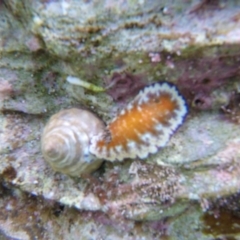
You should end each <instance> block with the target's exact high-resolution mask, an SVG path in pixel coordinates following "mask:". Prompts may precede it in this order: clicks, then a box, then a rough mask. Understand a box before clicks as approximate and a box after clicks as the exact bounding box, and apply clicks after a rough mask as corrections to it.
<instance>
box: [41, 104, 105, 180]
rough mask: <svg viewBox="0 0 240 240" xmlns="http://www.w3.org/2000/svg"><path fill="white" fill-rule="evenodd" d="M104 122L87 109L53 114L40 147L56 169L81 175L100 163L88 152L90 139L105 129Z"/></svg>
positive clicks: (68, 173)
mask: <svg viewBox="0 0 240 240" xmlns="http://www.w3.org/2000/svg"><path fill="white" fill-rule="evenodd" d="M104 128H105V126H104V123H103V122H102V121H101V120H100V119H99V118H97V117H96V116H95V115H94V114H93V113H91V112H90V111H87V110H82V109H77V108H72V109H67V110H62V111H60V112H58V113H57V114H55V115H53V116H52V117H51V118H50V120H49V122H48V123H47V125H46V126H45V128H44V131H43V134H42V139H41V148H42V153H43V156H44V159H45V160H46V161H47V162H48V163H49V164H50V165H51V167H52V168H53V169H54V170H55V171H58V172H62V173H65V174H67V175H70V176H81V174H87V173H91V172H93V171H95V170H96V169H97V168H99V166H100V165H101V163H102V160H100V159H99V158H98V159H97V158H96V157H95V156H94V155H92V154H91V153H90V152H89V145H90V140H91V139H92V138H93V137H94V136H95V135H99V134H100V135H101V134H102V133H103V132H104Z"/></svg>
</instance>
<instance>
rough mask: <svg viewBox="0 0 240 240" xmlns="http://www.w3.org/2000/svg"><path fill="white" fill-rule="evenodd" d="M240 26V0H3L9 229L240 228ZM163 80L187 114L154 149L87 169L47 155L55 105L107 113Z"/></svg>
mask: <svg viewBox="0 0 240 240" xmlns="http://www.w3.org/2000/svg"><path fill="white" fill-rule="evenodd" d="M239 29H240V7H239V3H238V1H220V0H219V1H204V0H202V1H196V0H192V1H182V3H179V1H172V2H171V3H169V1H161V2H158V1H150V0H149V1H118V2H116V3H114V4H113V1H110V0H106V1H103V0H102V1H81V2H79V1H74V0H70V1H66V0H61V1H60V0H59V1H58V0H57V1H51V0H48V1H45V0H42V1H40V0H38V1H37V0H34V1H23V0H21V1H19V0H18V1H17V0H9V1H4V0H2V1H0V56H1V58H0V110H1V114H0V159H1V161H0V180H1V189H0V206H1V208H0V209H1V210H0V212H1V214H0V238H1V239H24V240H25V239H37V238H38V239H79V236H81V239H123V232H124V239H159V238H160V237H161V238H162V239H173V240H175V239H204V240H210V239H240V231H239V228H238V225H239V224H240V216H239V214H238V212H239V207H240V206H239V200H238V199H239V185H240V177H239V176H240V167H239V161H240V137H239V136H240V129H239V123H240V121H239V119H240V118H239V116H240V115H239V114H240V108H239V103H240V100H239V99H240V98H239V86H240V85H239V77H240V67H239V66H240V65H239V61H240V50H239V45H240V32H239ZM70 75H71V76H76V77H78V78H79V79H81V80H82V81H83V83H84V84H83V87H80V86H75V85H72V84H70V83H68V82H67V81H66V78H67V77H68V76H70ZM159 80H166V81H169V82H172V83H174V84H176V85H177V86H178V88H179V90H180V92H181V93H182V95H183V96H184V97H185V98H186V99H187V102H188V107H189V114H188V116H187V118H186V120H185V122H184V124H183V125H182V126H181V127H180V128H179V130H178V131H177V132H176V133H175V134H174V135H173V137H172V138H171V140H170V141H169V143H168V144H167V146H166V147H165V148H163V149H161V150H160V151H159V152H158V153H157V154H155V155H151V156H150V157H149V158H148V159H146V160H144V161H139V160H137V159H136V160H133V161H132V160H131V161H130V160H126V161H124V162H122V163H119V162H113V163H110V162H105V163H104V164H103V165H102V166H101V168H100V169H99V170H97V171H96V172H95V173H93V174H92V175H86V176H83V177H82V178H70V177H68V176H66V175H63V174H60V173H56V172H54V171H53V170H52V169H51V168H50V167H49V165H47V163H46V162H45V161H44V159H43V157H42V154H41V151H40V138H41V133H42V129H43V126H44V125H45V123H46V122H47V120H48V119H49V117H50V116H51V115H53V114H54V113H55V112H58V111H59V110H60V109H65V108H70V107H73V106H74V107H80V108H88V109H91V110H92V111H93V112H95V113H96V114H97V115H99V116H100V117H101V118H102V119H103V120H104V121H106V122H107V121H109V120H110V119H112V118H113V116H114V115H115V114H116V112H117V111H119V109H121V108H122V107H123V106H125V104H126V103H127V102H128V101H129V100H130V99H131V98H132V97H134V95H135V94H136V93H137V91H138V90H139V89H140V88H142V87H143V86H144V85H146V84H148V83H152V82H155V81H159ZM89 84H90V85H89ZM86 86H89V87H86ZM95 86H96V87H101V88H107V91H103V92H101V91H100V92H99V91H95V90H94V89H96V87H95ZM216 219H217V220H216ZM216 222H217V223H216Z"/></svg>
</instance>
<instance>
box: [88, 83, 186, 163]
mask: <svg viewBox="0 0 240 240" xmlns="http://www.w3.org/2000/svg"><path fill="white" fill-rule="evenodd" d="M187 112H188V109H187V105H186V101H185V100H184V98H183V97H182V96H181V95H180V93H179V91H178V90H177V88H176V87H175V86H174V85H172V84H170V83H167V82H157V83H154V84H151V85H149V86H146V87H145V88H143V89H142V90H141V91H140V92H139V94H138V95H137V96H136V97H135V98H134V99H133V100H132V101H131V102H130V103H129V104H128V105H127V107H126V108H125V109H123V110H122V111H121V112H120V114H119V115H118V116H117V117H116V118H114V119H113V120H112V121H111V122H110V123H109V124H108V125H107V128H106V132H107V134H105V135H103V134H100V135H98V136H96V137H94V138H92V140H91V144H90V148H89V151H90V152H91V153H92V154H94V155H96V156H97V157H98V158H101V159H105V160H109V161H114V160H119V161H122V160H123V159H125V158H137V157H139V158H141V159H143V158H146V157H147V156H148V155H149V153H156V152H157V151H158V149H159V148H161V147H164V146H165V145H166V144H167V142H168V140H169V139H170V137H171V135H172V134H173V133H174V131H176V129H177V128H178V127H179V126H180V125H181V124H182V123H183V121H184V119H185V117H186V115H187Z"/></svg>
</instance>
